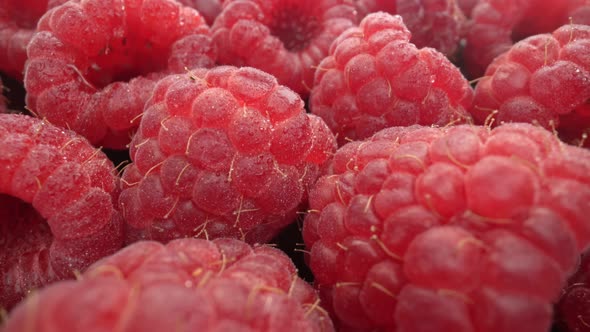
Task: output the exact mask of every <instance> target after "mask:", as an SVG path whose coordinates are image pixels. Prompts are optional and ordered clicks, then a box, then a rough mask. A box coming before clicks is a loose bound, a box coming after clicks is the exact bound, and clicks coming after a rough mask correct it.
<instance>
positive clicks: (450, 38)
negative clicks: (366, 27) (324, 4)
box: [356, 0, 466, 57]
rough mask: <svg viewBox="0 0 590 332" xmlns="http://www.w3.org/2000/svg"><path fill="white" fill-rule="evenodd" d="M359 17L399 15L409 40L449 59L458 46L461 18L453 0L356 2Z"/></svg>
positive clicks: (375, 0)
mask: <svg viewBox="0 0 590 332" xmlns="http://www.w3.org/2000/svg"><path fill="white" fill-rule="evenodd" d="M356 7H357V9H358V12H359V16H360V17H361V18H363V17H365V16H366V15H367V14H369V13H374V12H379V11H381V12H386V13H389V14H397V15H400V16H401V17H402V18H403V20H404V24H405V25H406V26H407V27H408V30H410V32H411V33H412V39H410V41H411V42H412V43H413V44H415V45H416V46H418V47H419V48H422V47H432V48H435V49H436V50H438V51H439V52H441V53H443V54H444V55H446V56H449V57H451V56H453V55H454V53H455V51H456V50H457V47H458V46H459V40H460V37H461V36H460V34H461V29H462V27H463V25H464V24H465V20H466V19H465V15H463V12H462V11H461V9H460V8H459V6H458V4H457V2H456V1H455V0H418V1H416V0H357V1H356Z"/></svg>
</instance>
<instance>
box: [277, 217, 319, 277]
mask: <svg viewBox="0 0 590 332" xmlns="http://www.w3.org/2000/svg"><path fill="white" fill-rule="evenodd" d="M302 227H303V215H299V216H298V217H297V220H296V221H295V222H293V223H291V224H290V225H289V226H287V227H286V228H285V229H283V230H282V231H281V232H280V233H279V234H278V235H277V236H275V238H274V239H272V241H270V243H273V244H276V246H277V248H279V249H280V250H282V251H283V252H284V253H285V254H287V256H289V258H291V260H292V261H293V263H294V264H295V266H296V267H297V272H298V274H299V277H300V278H301V279H303V280H305V281H307V282H309V283H312V282H313V279H314V278H313V274H312V273H311V270H310V269H309V267H308V266H307V264H306V263H305V252H304V251H303V250H305V245H304V244H303V235H302V233H301V228H302Z"/></svg>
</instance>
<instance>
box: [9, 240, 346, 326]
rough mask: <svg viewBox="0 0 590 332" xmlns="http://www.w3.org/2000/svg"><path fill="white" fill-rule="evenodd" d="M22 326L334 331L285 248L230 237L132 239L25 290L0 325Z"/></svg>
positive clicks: (315, 295) (316, 297)
mask: <svg viewBox="0 0 590 332" xmlns="http://www.w3.org/2000/svg"><path fill="white" fill-rule="evenodd" d="M40 308H43V310H38V309H40ZM27 326H28V327H30V328H31V329H32V330H34V331H38V332H49V331H63V332H75V331H121V332H140V331H142V332H152V331H154V332H156V331H168V330H169V329H170V327H171V326H174V327H175V328H174V331H178V332H182V331H185V332H192V331H244V332H246V331H251V332H254V331H259V332H267V331H268V332H273V331H285V332H291V331H292V332H330V331H334V327H333V326H332V323H331V321H330V318H329V317H328V315H327V313H326V312H325V311H324V310H323V309H322V308H321V307H320V306H319V299H318V296H317V294H316V293H315V292H314V290H313V289H312V287H311V286H310V285H308V284H306V283H305V282H304V281H303V280H301V279H300V278H299V277H297V271H296V270H295V266H294V265H293V263H292V262H291V261H290V260H289V258H288V257H287V255H285V254H284V253H283V252H281V251H279V250H277V249H274V248H270V247H266V246H257V247H254V248H252V247H250V246H248V245H247V244H245V243H243V242H241V241H238V240H235V239H217V240H214V241H206V240H201V239H181V240H175V241H172V242H170V243H168V244H167V245H166V246H164V245H162V244H160V243H156V242H149V241H142V242H140V243H135V244H133V245H131V246H129V247H127V248H125V249H123V250H121V251H120V252H118V253H117V254H115V255H113V256H110V257H107V258H105V259H104V260H101V261H100V262H97V263H96V264H94V265H93V266H92V267H90V268H89V269H88V271H86V273H84V274H83V275H82V279H81V280H79V281H67V282H61V283H57V284H55V285H52V286H50V287H47V288H46V289H44V290H41V291H39V292H38V293H36V294H34V295H32V296H31V297H29V298H28V299H27V301H24V302H23V303H22V304H21V305H20V306H19V307H17V308H16V309H15V310H14V311H13V312H12V314H11V315H10V317H9V319H8V321H7V324H6V326H5V328H4V329H3V331H4V332H17V331H23V330H24V329H25V327H27Z"/></svg>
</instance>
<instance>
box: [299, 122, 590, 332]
mask: <svg viewBox="0 0 590 332" xmlns="http://www.w3.org/2000/svg"><path fill="white" fill-rule="evenodd" d="M588 211H590V152H589V151H587V150H584V149H581V148H577V147H573V146H568V145H565V144H563V143H562V142H560V141H559V140H558V139H557V138H555V136H553V135H552V133H551V132H549V131H546V130H544V129H542V128H539V127H535V126H533V125H530V124H505V125H502V126H499V127H497V128H495V129H493V130H490V129H489V128H487V127H478V126H471V125H460V126H456V127H447V128H430V127H420V126H412V127H393V128H389V129H385V130H383V131H380V132H379V133H377V134H376V135H374V136H373V137H372V138H370V139H368V140H366V141H357V142H352V143H349V144H347V145H345V146H343V147H342V148H340V149H339V150H338V151H337V153H336V154H335V156H334V159H333V164H332V174H328V175H326V176H323V177H321V178H320V179H319V180H318V182H317V183H316V185H315V186H314V188H313V189H312V190H311V191H310V210H309V213H308V214H307V216H306V219H305V222H304V229H303V235H304V239H305V243H306V245H307V247H308V250H310V257H309V263H310V266H311V269H312V271H313V273H314V275H315V277H316V280H315V282H316V284H317V286H318V287H319V290H320V292H321V294H322V296H323V301H324V303H330V304H331V306H330V308H331V309H330V310H331V311H332V313H333V315H334V316H335V317H336V318H337V319H338V320H339V321H340V323H339V324H340V325H341V326H343V327H346V328H350V329H352V330H355V331H374V329H382V330H391V329H393V327H394V326H395V327H396V331H402V332H404V331H412V332H421V331H429V332H435V331H441V332H442V331H478V332H487V331H490V332H491V331H494V332H497V331H531V332H533V331H537V332H538V331H548V329H549V327H550V324H551V318H552V303H553V301H554V300H557V298H558V295H559V292H560V289H561V287H562V283H563V282H564V281H565V279H566V277H567V275H568V274H569V273H571V272H572V270H573V268H574V267H575V264H576V260H577V257H578V252H579V251H580V250H582V249H584V248H586V247H587V246H588V244H589V243H590V223H588V221H587V214H588Z"/></svg>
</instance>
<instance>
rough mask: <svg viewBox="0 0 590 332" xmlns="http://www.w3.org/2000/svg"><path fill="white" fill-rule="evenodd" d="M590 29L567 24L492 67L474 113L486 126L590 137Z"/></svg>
mask: <svg viewBox="0 0 590 332" xmlns="http://www.w3.org/2000/svg"><path fill="white" fill-rule="evenodd" d="M589 101H590V26H587V25H576V24H568V25H564V26H562V27H560V28H559V29H557V30H555V31H554V32H553V33H552V34H541V35H535V36H531V37H528V38H526V39H524V40H522V41H520V42H518V43H516V44H514V46H512V47H511V48H510V50H508V52H506V53H504V54H502V55H501V56H499V57H498V58H496V59H495V60H494V62H492V64H491V65H490V66H489V67H488V70H487V71H486V73H485V75H484V76H483V77H482V78H481V79H480V80H479V82H478V83H477V86H476V89H475V97H474V101H473V107H472V109H471V114H472V115H473V117H474V119H475V121H476V122H478V123H480V124H482V123H484V122H485V121H486V120H487V121H488V122H489V121H490V119H491V118H493V119H494V124H497V123H503V122H530V123H538V124H540V125H541V126H543V127H545V128H548V129H557V131H558V132H559V133H560V134H562V135H563V136H564V137H569V138H570V139H575V138H581V137H582V135H584V134H587V133H589V132H590V104H589V103H588V102H589Z"/></svg>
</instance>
